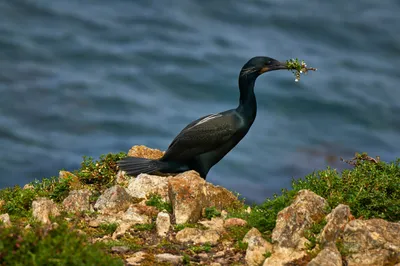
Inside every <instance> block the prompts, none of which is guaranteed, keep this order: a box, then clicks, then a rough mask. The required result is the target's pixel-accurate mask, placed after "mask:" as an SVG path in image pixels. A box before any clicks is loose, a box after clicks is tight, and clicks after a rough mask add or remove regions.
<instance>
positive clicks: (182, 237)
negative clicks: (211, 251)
mask: <svg viewBox="0 0 400 266" xmlns="http://www.w3.org/2000/svg"><path fill="white" fill-rule="evenodd" d="M219 239H220V235H219V234H218V232H217V231H215V230H200V229H198V228H184V229H183V230H181V231H179V232H178V233H177V234H176V240H177V241H178V242H181V243H185V242H193V243H194V244H205V243H207V242H208V243H210V244H212V245H214V244H217V242H218V240H219Z"/></svg>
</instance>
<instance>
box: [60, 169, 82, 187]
mask: <svg viewBox="0 0 400 266" xmlns="http://www.w3.org/2000/svg"><path fill="white" fill-rule="evenodd" d="M58 179H59V180H60V181H62V180H63V179H67V180H68V184H69V187H70V188H71V189H72V190H76V189H79V188H80V187H81V183H80V181H79V178H78V177H77V176H76V175H74V174H73V173H71V172H68V171H60V172H58Z"/></svg>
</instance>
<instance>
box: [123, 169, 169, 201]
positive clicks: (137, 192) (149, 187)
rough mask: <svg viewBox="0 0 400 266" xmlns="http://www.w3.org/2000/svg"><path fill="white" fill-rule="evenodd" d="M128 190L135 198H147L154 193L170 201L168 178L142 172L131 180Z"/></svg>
mask: <svg viewBox="0 0 400 266" xmlns="http://www.w3.org/2000/svg"><path fill="white" fill-rule="evenodd" d="M127 192H128V194H129V195H131V196H132V197H133V198H138V199H147V198H149V196H150V195H152V194H157V195H159V196H161V197H162V198H163V199H164V201H168V200H169V199H168V178H167V177H165V176H156V175H148V174H140V175H138V176H137V177H136V178H132V179H131V180H130V181H129V185H128V188H127Z"/></svg>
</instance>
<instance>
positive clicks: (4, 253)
mask: <svg viewBox="0 0 400 266" xmlns="http://www.w3.org/2000/svg"><path fill="white" fill-rule="evenodd" d="M0 239H1V241H0V265H123V263H122V261H121V260H120V259H117V258H113V257H111V256H109V255H107V254H106V253H104V252H103V251H102V249H103V248H104V247H103V246H102V245H101V244H89V242H88V241H87V239H86V238H85V237H84V236H83V235H80V234H78V233H75V232H74V231H73V230H71V229H70V228H69V227H68V225H67V224H66V223H61V224H60V225H59V226H58V227H57V228H55V229H51V230H49V229H48V228H45V227H42V226H41V225H38V224H33V225H32V228H31V229H28V230H25V229H21V228H19V227H16V226H12V227H10V228H0Z"/></svg>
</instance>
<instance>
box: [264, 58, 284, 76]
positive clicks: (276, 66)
mask: <svg viewBox="0 0 400 266" xmlns="http://www.w3.org/2000/svg"><path fill="white" fill-rule="evenodd" d="M280 69H288V66H287V64H286V62H279V61H276V62H275V63H274V64H273V65H270V66H267V67H263V68H261V70H260V74H262V73H265V72H268V71H273V70H280Z"/></svg>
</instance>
